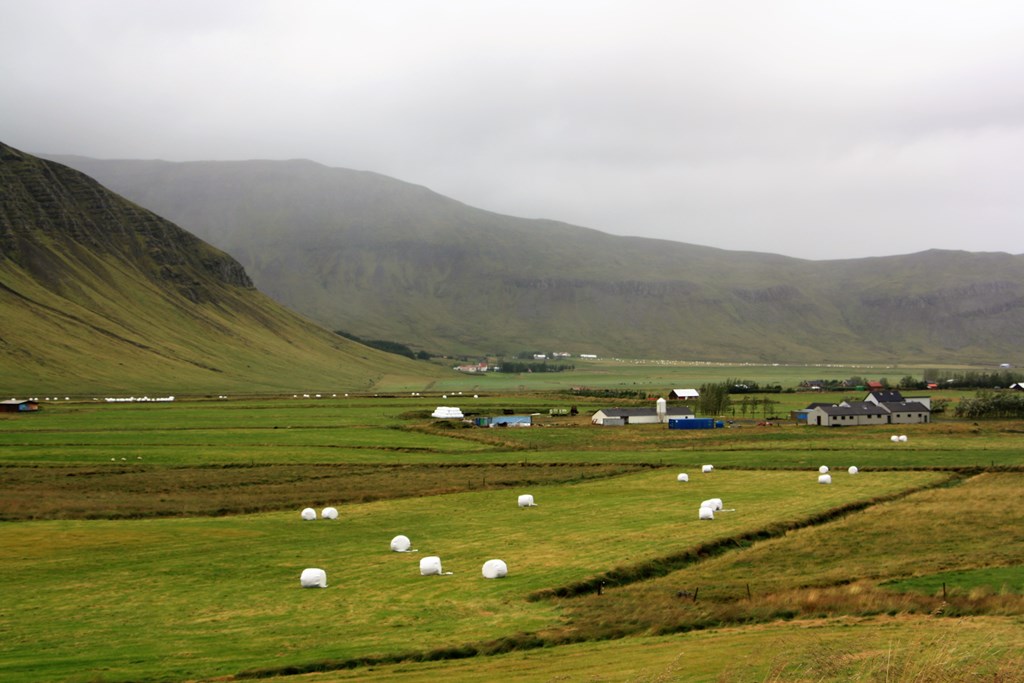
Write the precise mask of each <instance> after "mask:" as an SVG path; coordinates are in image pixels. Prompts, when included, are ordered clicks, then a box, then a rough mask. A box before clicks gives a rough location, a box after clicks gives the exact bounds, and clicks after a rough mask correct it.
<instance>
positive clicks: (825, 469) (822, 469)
mask: <svg viewBox="0 0 1024 683" xmlns="http://www.w3.org/2000/svg"><path fill="white" fill-rule="evenodd" d="M818 474H828V465H822V466H821V467H819V468H818Z"/></svg>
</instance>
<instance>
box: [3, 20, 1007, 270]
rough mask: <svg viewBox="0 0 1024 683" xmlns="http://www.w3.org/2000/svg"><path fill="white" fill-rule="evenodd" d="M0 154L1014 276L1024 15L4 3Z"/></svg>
mask: <svg viewBox="0 0 1024 683" xmlns="http://www.w3.org/2000/svg"><path fill="white" fill-rule="evenodd" d="M0 31H2V39H0V140H2V141H3V142H6V143H7V144H9V145H12V146H14V147H17V148H19V149H22V150H25V151H28V152H35V153H61V154H81V155H86V156H93V157H99V158H147V159H154V158H159V159H167V160H172V161H185V160H199V159H203V160H205V159H220V160H224V159H256V158H260V159H294V158H305V159H312V160H314V161H318V162H321V163H323V164H327V165H329V166H340V167H346V168H355V169H362V170H370V171H376V172H378V173H383V174H385V175H389V176H393V177H395V178H399V179H401V180H405V181H409V182H413V183H417V184H421V185H426V186H427V187H430V188H431V189H433V190H436V191H437V192H440V193H442V194H444V195H447V196H449V197H452V198H454V199H457V200H460V201H462V202H465V203H467V204H471V205H473V206H477V207H480V208H484V209H489V210H491V211H497V212H499V213H506V214H510V215H515V216H522V217H528V218H552V219H557V220H562V221H566V222H569V223H574V224H577V225H583V226H587V227H591V228H596V229H598V230H603V231H606V232H610V233H614V234H619V235H637V236H645V237H657V238H664V239H671V240H675V241H680V242H690V243H695V244H704V245H710V246H716V247H723V248H727V249H742V250H752V251H763V252H774V253H781V254H787V255H790V256H798V257H803V258H813V259H832V258H854V257H862V256H882V255H888V254H899V253H911V252H916V251H921V250H924V249H929V248H940V249H964V250H969V251H1008V252H1011V253H1016V254H1019V253H1024V229H1022V227H1024V220H1022V217H1024V3H1022V2H1020V1H1019V0H1015V1H985V0H971V1H964V2H959V1H957V2H948V1H943V0H904V1H898V0H897V1H893V0H887V1H885V2H882V1H876V0H857V1H856V2H854V1H852V0H848V1H844V2H829V1H828V0H806V1H793V0H747V1H743V2H740V1H734V0H713V1H709V0H702V1H699V2H698V1H690V0H685V1H676V2H671V1H668V0H665V1H662V2H650V1H646V0H628V1H625V0H623V1H612V2H601V1H599V0H580V1H563V2H559V1H558V0H539V1H533V0H514V1H512V0H510V1H507V2H489V1H487V0H407V1H403V0H394V1H391V0H359V1H351V2H350V1H346V0H317V1H312V0H287V1H279V0H0Z"/></svg>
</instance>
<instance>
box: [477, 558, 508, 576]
mask: <svg viewBox="0 0 1024 683" xmlns="http://www.w3.org/2000/svg"><path fill="white" fill-rule="evenodd" d="M483 575H484V578H485V579H503V578H505V577H506V576H508V565H507V564H505V561H504V560H487V561H486V562H484V568H483Z"/></svg>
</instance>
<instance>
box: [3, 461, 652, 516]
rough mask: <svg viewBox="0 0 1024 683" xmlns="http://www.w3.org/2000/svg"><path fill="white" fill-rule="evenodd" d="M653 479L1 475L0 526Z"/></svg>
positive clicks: (398, 472) (392, 470) (333, 473)
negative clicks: (602, 481)
mask: <svg viewBox="0 0 1024 683" xmlns="http://www.w3.org/2000/svg"><path fill="white" fill-rule="evenodd" d="M642 469H649V468H648V467H646V466H644V465H631V464H624V465H618V464H557V463H555V464H524V463H512V464H504V463H497V464H493V465H486V464H483V465H474V464H460V463H449V464H443V465H442V464H426V465H415V464H410V465H402V464H391V465H381V464H371V465H365V464H336V463H331V464H314V463H305V464H302V465H289V464H261V465H255V464H253V465H249V464H244V465H230V464H229V465H213V466H205V467H202V466H200V467H161V466H156V465H144V464H140V463H136V462H132V463H120V462H119V463H117V464H114V463H111V464H110V465H107V464H105V463H104V464H101V465H99V466H95V465H79V466H75V465H68V466H57V465H51V466H46V467H13V466H0V481H2V482H3V496H0V520H3V521H11V520H28V519H37V520H38V519H125V518H142V517H174V516H191V517H195V516H215V515H228V514H243V513H253V512H266V511H271V510H282V509H290V510H296V509H299V508H301V507H305V506H309V505H313V506H325V505H342V504H351V503H362V502H368V501H374V500H382V499H387V498H409V497H414V496H428V495H438V494H442V493H453V492H456V491H473V490H485V489H501V488H509V487H513V486H535V485H539V484H546V485H550V484H555V483H566V482H575V481H583V480H587V479H595V478H600V477H610V476H616V475H620V474H623V473H626V472H632V471H637V470H642Z"/></svg>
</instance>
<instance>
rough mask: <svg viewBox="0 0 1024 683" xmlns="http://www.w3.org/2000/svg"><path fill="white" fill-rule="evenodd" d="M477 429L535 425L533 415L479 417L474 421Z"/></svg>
mask: <svg viewBox="0 0 1024 683" xmlns="http://www.w3.org/2000/svg"><path fill="white" fill-rule="evenodd" d="M473 424H475V425H476V426H477V427H529V426H531V425H532V424H533V416H532V415H501V416H499V417H477V418H474V419H473Z"/></svg>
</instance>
